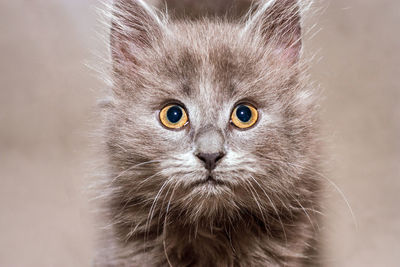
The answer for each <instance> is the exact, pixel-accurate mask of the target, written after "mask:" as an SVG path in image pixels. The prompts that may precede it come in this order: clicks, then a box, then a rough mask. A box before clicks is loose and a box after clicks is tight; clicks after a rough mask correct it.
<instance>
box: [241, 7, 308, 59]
mask: <svg viewBox="0 0 400 267" xmlns="http://www.w3.org/2000/svg"><path fill="white" fill-rule="evenodd" d="M300 11H301V9H300V6H299V4H298V0H268V1H261V2H260V4H259V5H258V7H257V8H256V10H255V12H254V13H253V14H252V15H251V17H250V19H249V20H248V21H247V23H246V28H245V30H246V31H251V34H256V35H261V37H262V38H263V39H264V40H265V42H266V44H268V45H269V46H272V47H274V49H275V50H274V53H277V54H279V55H280V56H282V57H283V58H286V59H288V60H290V61H291V62H297V61H298V59H299V56H300V51H301V47H302V41H301V14H300Z"/></svg>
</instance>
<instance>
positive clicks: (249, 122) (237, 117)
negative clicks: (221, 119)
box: [231, 104, 258, 129]
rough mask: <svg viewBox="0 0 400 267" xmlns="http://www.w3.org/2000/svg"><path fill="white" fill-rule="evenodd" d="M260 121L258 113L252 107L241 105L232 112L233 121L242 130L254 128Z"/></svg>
mask: <svg viewBox="0 0 400 267" xmlns="http://www.w3.org/2000/svg"><path fill="white" fill-rule="evenodd" d="M257 120H258V111H257V109H256V108H255V107H253V106H252V105H247V104H240V105H238V106H237V107H236V108H235V109H234V110H233V112H232V115H231V121H232V123H233V125H235V126H236V127H238V128H240V129H246V128H250V127H251V126H253V125H254V124H255V123H256V122H257Z"/></svg>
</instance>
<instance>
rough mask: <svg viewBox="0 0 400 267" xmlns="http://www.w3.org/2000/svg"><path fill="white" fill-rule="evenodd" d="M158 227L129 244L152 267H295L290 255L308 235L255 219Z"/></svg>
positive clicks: (297, 263)
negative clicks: (151, 263)
mask: <svg viewBox="0 0 400 267" xmlns="http://www.w3.org/2000/svg"><path fill="white" fill-rule="evenodd" d="M158 223H159V222H158ZM282 223H284V224H285V225H284V226H283V228H282V225H281V224H282ZM161 224H162V225H159V226H158V227H154V228H153V229H150V230H149V232H148V233H146V234H145V233H142V234H141V235H137V236H136V238H133V239H132V240H131V245H132V246H133V247H136V249H137V248H138V247H142V248H143V249H142V250H141V252H139V255H136V256H135V257H136V258H137V257H139V258H141V259H143V258H146V262H149V259H150V261H155V262H154V265H155V266H159V265H160V266H164V265H165V266H168V264H169V265H170V266H282V265H283V264H287V263H288V262H290V263H291V264H290V265H285V266H298V265H299V263H300V261H302V260H303V259H302V258H301V257H293V255H294V254H293V252H294V251H298V255H302V254H303V251H300V250H301V249H302V248H303V246H300V245H299V244H300V243H301V242H303V241H304V240H305V239H306V238H308V235H309V233H308V230H305V229H304V228H303V229H302V231H303V232H299V229H298V227H297V226H296V227H295V226H294V225H290V224H289V222H288V221H286V222H279V223H276V224H274V223H271V222H270V223H269V224H268V226H267V225H266V224H264V223H263V222H262V221H261V220H259V219H257V218H256V217H251V218H250V217H249V218H248V220H247V221H237V222H235V223H233V224H231V223H230V222H226V223H222V224H221V223H220V222H219V223H218V222H209V223H200V224H198V225H182V224H179V223H177V222H176V220H174V223H171V224H164V223H163V222H161ZM160 228H162V229H160ZM295 228H296V229H295ZM304 230H305V231H304ZM310 231H311V229H310ZM292 233H297V234H296V235H293V234H292ZM143 238H144V239H148V240H147V241H146V242H143ZM296 240H297V241H296ZM289 255H290V257H291V259H289V258H288V257H289Z"/></svg>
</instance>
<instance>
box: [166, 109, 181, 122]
mask: <svg viewBox="0 0 400 267" xmlns="http://www.w3.org/2000/svg"><path fill="white" fill-rule="evenodd" d="M182 116H183V112H182V109H181V108H180V107H178V106H173V107H171V108H169V109H168V111H167V118H168V120H169V121H170V122H171V123H177V122H179V121H180V120H181V119H182Z"/></svg>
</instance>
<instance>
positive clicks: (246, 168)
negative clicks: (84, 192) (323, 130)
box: [96, 0, 319, 267]
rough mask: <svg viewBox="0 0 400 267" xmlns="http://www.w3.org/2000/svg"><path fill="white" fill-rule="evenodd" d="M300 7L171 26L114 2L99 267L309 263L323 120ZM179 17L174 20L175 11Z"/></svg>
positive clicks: (139, 7) (127, 1) (135, 4)
mask: <svg viewBox="0 0 400 267" xmlns="http://www.w3.org/2000/svg"><path fill="white" fill-rule="evenodd" d="M301 10H302V8H301V4H300V3H298V2H297V1H296V0H275V1H272V0H269V1H262V2H260V3H259V4H258V5H256V7H254V8H253V9H252V11H251V12H249V13H248V15H247V17H245V18H244V19H242V20H241V21H239V22H238V21H236V22H235V21H233V20H229V19H227V18H225V19H221V18H203V19H197V20H189V19H188V20H183V19H179V20H173V19H170V18H168V17H167V15H165V14H160V12H159V11H156V10H155V9H154V8H152V7H150V6H149V5H148V4H146V3H145V2H143V1H142V0H116V1H115V2H114V6H113V16H112V26H111V54H112V69H113V74H112V81H113V103H112V104H111V105H108V106H107V110H106V123H105V124H106V125H105V141H106V155H107V169H108V178H107V181H106V187H105V188H103V190H102V192H101V194H102V195H106V197H105V200H106V202H105V208H106V211H107V216H108V219H109V220H110V227H109V228H107V230H105V231H104V233H103V234H104V240H105V242H104V246H103V248H102V249H101V250H100V251H99V253H98V257H97V259H96V266H246V267H247V266H311V265H313V264H315V263H316V260H315V256H316V251H315V250H316V237H317V220H318V218H317V216H316V214H317V213H318V209H319V196H318V191H319V182H318V176H317V175H316V173H317V172H316V170H318V166H319V159H318V142H317V129H316V126H317V125H318V122H317V120H316V115H315V113H316V112H315V103H314V102H315V100H314V97H313V88H310V85H309V83H308V82H307V80H306V74H305V64H304V60H302V58H301V57H300V54H301V48H302V45H301V18H300V13H301ZM177 17H179V16H177Z"/></svg>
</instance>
